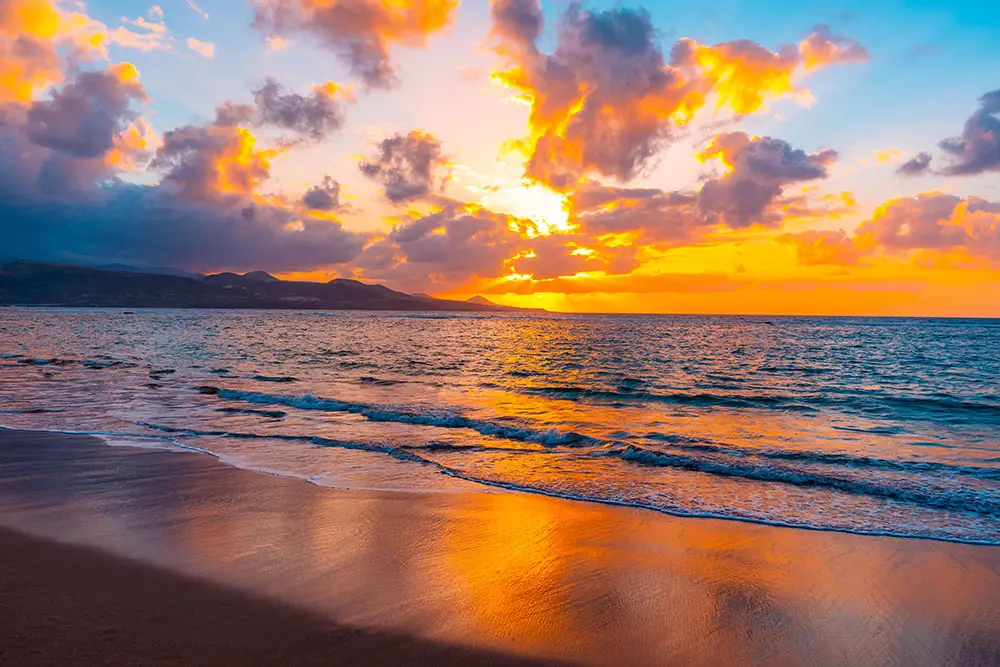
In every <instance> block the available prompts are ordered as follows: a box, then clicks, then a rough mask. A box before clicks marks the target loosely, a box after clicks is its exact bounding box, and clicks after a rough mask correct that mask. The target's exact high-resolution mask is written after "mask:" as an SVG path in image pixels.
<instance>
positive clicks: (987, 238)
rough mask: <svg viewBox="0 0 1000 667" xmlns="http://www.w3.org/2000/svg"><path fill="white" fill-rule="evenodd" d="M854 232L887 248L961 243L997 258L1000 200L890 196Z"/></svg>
mask: <svg viewBox="0 0 1000 667" xmlns="http://www.w3.org/2000/svg"><path fill="white" fill-rule="evenodd" d="M855 237H856V238H857V239H862V240H864V241H866V242H867V243H869V244H872V245H875V246H878V247H881V248H883V249H885V250H886V251H889V252H902V251H910V250H951V249H955V248H961V249H963V250H965V251H966V252H968V253H969V254H970V255H973V256H978V257H981V258H986V259H991V260H1000V204H996V203H992V202H989V201H986V200H984V199H980V198H978V197H968V198H962V197H957V196H955V195H949V194H943V193H938V192H935V193H928V194H921V195H917V196H916V197H903V198H899V199H892V200H889V201H888V202H886V203H884V204H882V205H880V206H879V207H878V208H877V209H876V210H875V213H874V214H873V215H872V217H871V219H870V220H866V221H865V222H863V223H862V224H861V226H860V227H859V228H858V231H857V232H856V234H855Z"/></svg>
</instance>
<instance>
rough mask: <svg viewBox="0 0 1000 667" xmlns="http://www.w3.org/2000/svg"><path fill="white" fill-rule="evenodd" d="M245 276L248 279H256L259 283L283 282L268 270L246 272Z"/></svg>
mask: <svg viewBox="0 0 1000 667" xmlns="http://www.w3.org/2000/svg"><path fill="white" fill-rule="evenodd" d="M243 277H244V278H246V279H248V280H256V281H257V282H259V283H277V282H281V281H280V280H278V279H277V278H275V277H274V276H272V275H271V274H270V273H268V272H267V271H251V272H250V273H244V274H243Z"/></svg>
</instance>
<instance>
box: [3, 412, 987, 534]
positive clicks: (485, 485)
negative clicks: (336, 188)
mask: <svg viewBox="0 0 1000 667" xmlns="http://www.w3.org/2000/svg"><path fill="white" fill-rule="evenodd" d="M4 431H15V432H22V433H41V434H52V435H54V436H79V437H91V438H96V439H97V440H100V441H101V442H102V443H103V444H104V445H105V446H108V447H132V448H135V449H145V450H158V451H177V452H182V451H183V452H186V453H191V454H201V455H203V456H207V457H209V458H211V459H213V460H214V461H216V462H218V463H220V464H222V465H224V466H227V467H229V468H232V469H234V470H243V471H246V472H252V473H257V474H262V475H270V476H273V477H282V478H285V479H289V480H294V481H299V482H305V483H307V484H310V485H313V486H316V487H318V488H321V489H331V490H334V491H346V492H351V491H360V492H372V491H377V490H374V489H364V488H354V487H349V486H334V485H326V484H318V483H316V482H315V481H313V480H312V479H311V478H306V477H301V476H296V475H293V474H289V473H284V472H281V471H277V470H271V469H265V468H258V467H254V466H252V465H240V464H239V463H237V462H234V461H232V460H228V459H227V458H226V457H225V456H224V455H221V454H217V453H215V452H212V451H210V450H207V449H200V448H198V447H192V446H188V445H184V444H181V443H180V442H178V441H177V440H175V439H172V438H169V437H162V438H158V437H157V436H155V435H118V434H113V433H92V432H86V431H63V430H59V429H44V428H38V429H35V428H23V427H13V426H5V425H3V424H0V433H3V432H4ZM108 438H117V439H122V440H132V441H139V440H149V441H151V442H164V443H167V445H166V446H164V447H156V446H149V447H146V446H143V445H138V444H121V445H119V444H112V443H111V442H110V441H109V440H108ZM440 472H441V474H443V475H445V476H447V477H450V478H452V479H455V480H460V481H462V482H466V483H468V484H471V485H473V486H476V487H481V488H480V490H481V491H482V492H484V493H485V492H489V491H502V492H508V493H527V494H531V495H538V496H543V497H546V498H553V499H555V500H564V501H570V502H580V503H588V504H595V505H603V506H606V507H621V508H628V509H632V510H638V511H641V512H653V513H655V514H660V515H663V516H667V517H672V518H675V519H685V520H687V519H690V520H707V521H725V522H728V521H732V522H736V523H746V524H751V525H756V526H767V527H769V528H780V529H789V530H806V531H815V532H820V533H839V534H843V535H855V536H860V537H873V538H888V539H896V540H927V541H930V542H944V543H946V544H962V545H968V546H977V547H993V548H1000V542H986V541H980V540H972V539H958V538H949V537H938V536H934V535H916V534H904V533H890V532H885V531H862V530H848V529H846V528H832V527H825V526H812V525H806V524H794V523H782V522H780V521H765V520H762V519H751V518H746V517H739V516H725V515H721V514H696V513H690V514H685V513H682V512H678V511H671V510H667V509H664V508H662V507H656V506H652V505H642V504H638V503H629V502H624V501H615V500H609V499H603V498H593V497H589V496H575V495H570V494H559V493H554V492H550V491H546V490H544V489H534V488H530V487H524V486H517V485H515V484H506V483H503V482H494V481H490V480H482V479H477V478H474V477H465V476H462V475H458V474H453V473H451V472H448V471H445V470H441V471H440ZM441 492H443V493H450V492H451V490H449V489H443V490H433V491H430V490H428V491H424V490H419V491H405V493H418V494H419V493H441Z"/></svg>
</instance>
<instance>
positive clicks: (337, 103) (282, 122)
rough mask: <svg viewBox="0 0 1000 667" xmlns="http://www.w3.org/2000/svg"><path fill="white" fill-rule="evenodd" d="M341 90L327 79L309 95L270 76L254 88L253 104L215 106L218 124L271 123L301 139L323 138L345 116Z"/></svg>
mask: <svg viewBox="0 0 1000 667" xmlns="http://www.w3.org/2000/svg"><path fill="white" fill-rule="evenodd" d="M343 94H344V91H343V90H341V89H340V88H339V87H338V86H337V85H336V84H334V83H332V82H329V83H326V84H324V85H322V86H316V87H315V88H314V89H313V92H312V94H311V95H301V94H299V93H294V92H288V93H286V92H285V89H284V86H282V85H281V83H279V82H278V81H277V80H276V79H274V78H273V77H268V78H267V79H265V81H264V84H263V85H262V86H261V87H260V88H258V89H256V90H254V91H253V96H254V103H253V104H240V103H236V102H233V101H230V100H227V101H225V102H223V103H222V104H220V105H219V106H218V107H217V108H216V109H215V122H214V125H216V126H219V127H237V126H253V127H274V128H278V129H282V130H289V131H291V132H294V133H295V134H297V135H298V136H299V137H300V138H302V139H307V140H312V141H322V140H323V139H325V138H326V137H327V136H329V135H330V134H332V133H334V132H336V131H337V130H339V129H340V128H342V127H343V126H344V123H345V122H346V120H347V116H346V113H345V111H344V108H343V105H342V103H341V100H340V99H338V97H339V96H342V95H343Z"/></svg>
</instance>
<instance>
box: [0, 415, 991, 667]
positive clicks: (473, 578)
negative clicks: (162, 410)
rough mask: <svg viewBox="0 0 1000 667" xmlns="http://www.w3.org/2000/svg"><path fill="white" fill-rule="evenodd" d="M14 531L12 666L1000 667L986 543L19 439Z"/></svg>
mask: <svg viewBox="0 0 1000 667" xmlns="http://www.w3.org/2000/svg"><path fill="white" fill-rule="evenodd" d="M0 526H3V527H4V530H3V532H2V533H0V568H2V571H3V573H4V576H3V578H2V582H0V600H2V603H0V613H2V616H3V618H2V620H0V662H3V663H4V664H18V665H30V664H54V663H64V664H93V663H94V662H101V663H102V664H277V663H286V664H321V663H326V664H388V663H392V664H448V663H457V664H520V662H521V661H531V660H539V661H556V662H563V663H573V664H594V665H598V664H630V665H632V664H634V665H640V664H658V665H673V664H676V665H736V664H747V665H753V664H768V665H804V664H809V665H846V664H850V665H995V664H998V663H1000V636H998V635H997V633H996V629H997V628H998V627H1000V549H997V548H992V547H980V546H972V545H962V544H954V543H947V542H938V541H930V540H907V539H894V538H877V537H869V536H858V535H851V534H843V533H834V532H821V531H807V530H798V529H785V528H775V527H769V526H761V525H755V524H749V523H740V522H734V521H718V520H707V519H683V518H675V517H671V516H666V515H662V514H658V513H655V512H651V511H642V510H633V509H630V508H622V507H610V506H603V505H599V504H594V503H581V502H573V501H566V500H558V499H553V498H549V497H545V496H539V495H530V494H520V493H509V492H504V491H497V490H487V489H483V490H479V489H476V488H470V489H468V490H457V491H448V492H439V493H423V494H418V493H390V492H370V491H357V490H337V489H329V488H320V487H316V486H313V485H310V484H308V483H306V482H303V481H300V480H296V479H290V478H286V477H278V476H272V475H266V474H262V473H259V472H251V471H246V470H240V469H235V468H232V467H229V466H227V465H225V464H223V463H221V462H219V461H217V460H215V459H213V458H211V457H208V456H205V455H201V454H195V453H177V452H169V451H157V450H143V449H137V448H124V447H114V448H113V447H109V446H107V445H105V444H104V443H103V442H101V441H100V440H97V439H94V438H90V437H86V436H65V435H53V434H44V433H33V432H23V431H8V430H0ZM526 664H527V663H526Z"/></svg>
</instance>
